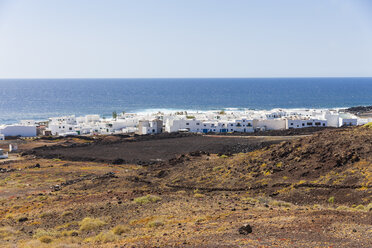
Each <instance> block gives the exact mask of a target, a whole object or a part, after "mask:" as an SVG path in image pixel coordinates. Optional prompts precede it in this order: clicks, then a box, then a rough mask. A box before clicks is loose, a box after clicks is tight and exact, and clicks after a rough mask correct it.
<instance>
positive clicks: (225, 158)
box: [0, 127, 372, 248]
mask: <svg viewBox="0 0 372 248" xmlns="http://www.w3.org/2000/svg"><path fill="white" fill-rule="evenodd" d="M186 138H187V139H186V140H187V142H190V140H192V139H193V137H191V138H190V137H186ZM122 139H130V138H128V137H115V136H107V137H102V138H99V139H98V140H96V139H94V140H93V139H83V138H81V139H80V138H62V139H51V140H35V141H27V142H23V143H22V144H20V145H19V146H20V148H21V149H22V152H23V154H24V156H20V155H19V154H11V158H10V159H9V160H8V161H5V162H4V161H3V162H1V164H0V168H1V169H0V172H1V173H0V247H30V248H31V247H32V248H36V247H61V248H62V247H63V248H66V247H358V248H360V247H370V244H371V243H372V238H371V231H372V210H371V209H372V204H371V200H372V199H371V197H372V192H371V190H372V188H371V186H372V178H371V175H372V129H371V128H368V127H357V128H345V129H327V130H324V131H321V132H317V133H315V134H313V135H307V136H289V137H287V138H283V137H275V138H273V137H263V136H260V137H244V138H239V137H206V138H205V139H203V138H200V137H198V138H197V139H195V140H202V141H203V142H204V143H202V144H203V146H202V147H204V148H210V147H208V144H207V143H206V140H207V141H208V142H212V143H210V144H213V149H214V150H209V151H208V150H207V151H203V150H202V151H200V150H194V149H193V148H192V147H191V148H190V147H189V146H187V145H185V144H183V145H180V146H178V147H174V148H172V150H171V151H172V153H171V155H172V156H170V155H169V157H164V159H162V160H158V161H153V160H150V159H148V160H147V162H146V160H145V159H139V160H140V161H142V162H141V163H138V162H136V163H129V162H128V163H127V162H125V161H120V162H121V163H120V164H119V163H113V162H115V161H114V160H115V159H117V158H123V160H124V158H125V157H124V156H125V155H126V151H127V152H129V151H133V150H136V152H137V153H136V154H139V152H140V150H139V149H143V150H142V152H148V153H149V154H152V155H156V154H157V151H158V150H157V149H158V148H159V144H166V143H167V142H165V140H164V139H162V138H160V139H159V137H140V138H139V140H137V141H124V142H123V140H122ZM141 139H143V140H141ZM166 139H168V138H166ZM182 139H183V138H182V137H175V138H173V141H172V142H173V143H171V145H168V147H169V146H177V143H182ZM209 139H210V140H209ZM157 140H159V141H161V142H160V143H159V144H157V143H156V141H157ZM224 141H225V142H224ZM141 142H145V144H147V145H145V146H143V147H142V146H141V145H140V144H141ZM187 142H186V143H187ZM121 144H124V145H121ZM132 144H134V145H133V146H132ZM148 144H154V145H151V146H149V145H148ZM187 144H189V143H187ZM46 146H48V147H51V148H46ZM102 146H103V147H105V149H106V150H110V146H112V147H114V148H115V147H117V148H118V147H120V152H119V153H115V150H116V149H111V154H112V158H109V157H107V159H105V160H104V161H102V162H100V161H97V159H94V161H81V160H82V159H73V160H75V161H73V160H69V159H68V156H69V154H68V152H65V150H66V151H71V153H72V154H75V155H76V154H81V153H80V152H78V150H77V151H74V149H75V148H84V149H83V151H84V153H87V152H89V149H88V147H102ZM37 147H42V148H41V149H40V148H37ZM127 147H130V149H132V150H127ZM184 147H186V148H187V149H184V150H182V148H184ZM195 147H196V148H197V149H200V147H201V146H200V144H199V145H195ZM35 148H36V150H35ZM118 149H119V148H118ZM239 149H240V150H239ZM244 149H245V150H244ZM62 150H63V152H64V157H63V158H62V157H60V158H58V157H52V156H51V157H49V155H50V154H54V153H55V152H56V151H57V153H59V151H62ZM35 151H37V152H35ZM39 151H45V152H46V153H44V152H43V153H40V154H39V153H38V152H39ZM49 151H51V152H50V153H49ZM95 151H98V149H97V150H95ZM182 151H184V152H182ZM213 151H214V152H213ZM234 151H235V152H239V153H235V152H234ZM242 151H246V153H243V152H242ZM162 153H164V154H167V153H166V150H165V149H163V150H162ZM45 154H47V155H45ZM75 155H74V156H75ZM152 155H151V156H152ZM74 156H71V158H73V157H74ZM130 156H133V155H130ZM146 156H150V155H148V154H145V155H144V156H143V157H142V158H145V157H146ZM75 158H76V157H75ZM149 158H152V157H149ZM77 160H78V161H77ZM133 161H136V160H135V159H134V160H133Z"/></svg>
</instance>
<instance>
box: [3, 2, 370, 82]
mask: <svg viewBox="0 0 372 248" xmlns="http://www.w3.org/2000/svg"><path fill="white" fill-rule="evenodd" d="M322 76H325V77H328V76H338V77H343V76H360V77H366V76H372V1H369V0H311V1H306V0H228V1H227V0H130V1H126V0H101V1H96V0H61V1H57V0H32V1H30V0H0V78H81V77H82V78H96V77H100V78H105V77H119V78H127V77H322Z"/></svg>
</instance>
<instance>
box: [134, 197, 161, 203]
mask: <svg viewBox="0 0 372 248" xmlns="http://www.w3.org/2000/svg"><path fill="white" fill-rule="evenodd" d="M133 201H134V202H135V203H137V204H147V203H155V202H158V201H161V198H160V197H158V196H154V195H146V196H141V197H138V198H135V199H134V200H133Z"/></svg>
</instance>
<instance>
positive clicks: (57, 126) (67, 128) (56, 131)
mask: <svg viewBox="0 0 372 248" xmlns="http://www.w3.org/2000/svg"><path fill="white" fill-rule="evenodd" d="M48 129H49V130H50V131H51V132H52V135H62V134H64V133H72V132H75V125H71V124H67V123H52V124H49V125H48Z"/></svg>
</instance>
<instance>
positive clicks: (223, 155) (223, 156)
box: [220, 154, 228, 158]
mask: <svg viewBox="0 0 372 248" xmlns="http://www.w3.org/2000/svg"><path fill="white" fill-rule="evenodd" d="M220 158H228V156H226V155H225V154H222V155H221V156H220Z"/></svg>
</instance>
